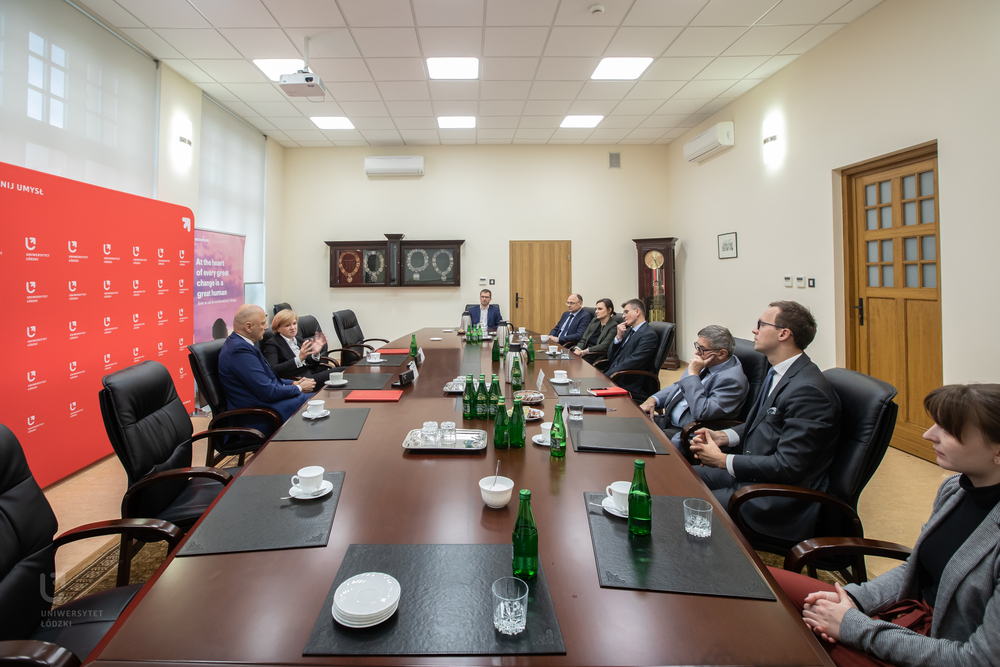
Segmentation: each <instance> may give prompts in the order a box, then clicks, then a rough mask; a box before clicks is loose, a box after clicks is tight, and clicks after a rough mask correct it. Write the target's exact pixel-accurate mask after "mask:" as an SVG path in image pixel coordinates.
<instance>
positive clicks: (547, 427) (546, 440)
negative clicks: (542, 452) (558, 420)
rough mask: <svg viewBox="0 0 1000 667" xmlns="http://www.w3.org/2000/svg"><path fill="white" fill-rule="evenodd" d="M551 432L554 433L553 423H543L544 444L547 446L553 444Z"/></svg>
mask: <svg viewBox="0 0 1000 667" xmlns="http://www.w3.org/2000/svg"><path fill="white" fill-rule="evenodd" d="M550 431H552V422H542V442H544V443H545V444H546V445H550V444H552V441H551V440H550V439H549V433H550Z"/></svg>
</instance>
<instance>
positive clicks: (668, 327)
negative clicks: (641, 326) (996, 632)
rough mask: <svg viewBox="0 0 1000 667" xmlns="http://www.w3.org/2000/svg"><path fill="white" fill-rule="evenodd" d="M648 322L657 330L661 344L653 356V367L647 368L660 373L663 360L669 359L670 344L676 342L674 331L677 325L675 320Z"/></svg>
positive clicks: (651, 371)
mask: <svg viewBox="0 0 1000 667" xmlns="http://www.w3.org/2000/svg"><path fill="white" fill-rule="evenodd" d="M646 324H647V325H648V326H649V328H651V329H652V330H653V331H655V332H656V337H657V338H659V339H660V344H659V346H658V347H657V348H656V356H654V357H653V365H652V368H649V369H646V370H648V371H649V372H650V373H655V374H659V372H660V369H661V368H663V362H664V361H666V360H667V354H668V353H669V352H670V346H671V345H673V343H674V332H675V331H676V330H677V325H675V324H674V323H673V322H646Z"/></svg>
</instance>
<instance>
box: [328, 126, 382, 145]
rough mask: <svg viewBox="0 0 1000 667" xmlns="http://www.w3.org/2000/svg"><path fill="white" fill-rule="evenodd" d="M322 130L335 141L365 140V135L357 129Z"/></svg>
mask: <svg viewBox="0 0 1000 667" xmlns="http://www.w3.org/2000/svg"><path fill="white" fill-rule="evenodd" d="M390 129H392V128H390ZM320 132H321V133H322V134H323V136H324V137H326V138H327V139H329V140H330V141H334V142H340V141H364V140H365V138H364V136H362V134H361V133H360V132H358V131H357V130H320Z"/></svg>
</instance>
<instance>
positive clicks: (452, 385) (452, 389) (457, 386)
mask: <svg viewBox="0 0 1000 667" xmlns="http://www.w3.org/2000/svg"><path fill="white" fill-rule="evenodd" d="M444 393H446V394H464V393H465V380H462V381H461V382H458V381H457V380H452V381H451V382H449V383H448V384H446V385H445V386H444Z"/></svg>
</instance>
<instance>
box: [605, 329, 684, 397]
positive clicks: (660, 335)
mask: <svg viewBox="0 0 1000 667" xmlns="http://www.w3.org/2000/svg"><path fill="white" fill-rule="evenodd" d="M646 326H648V327H649V328H650V329H652V330H653V331H654V332H656V338H657V339H658V340H659V343H658V344H657V347H656V354H655V355H653V360H652V363H651V364H650V366H649V367H648V368H647V369H646V370H635V371H617V372H615V373H612V374H611V376H610V378H609V379H610V380H611V381H612V382H615V384H617V379H619V378H625V377H628V376H632V375H634V376H641V377H642V379H643V386H642V389H641V390H639V391H636V392H629V394H630V395H631V396H632V400H633V401H635V402H636V403H642V402H644V401H645V400H646V399H647V398H649V397H650V396H652V395H653V394H655V393H656V392H658V391H659V390H660V368H661V367H662V366H663V362H664V361H665V360H666V358H667V354H668V353H669V352H670V346H671V345H672V344H673V342H674V332H675V330H676V325H675V324H674V323H673V322H646ZM601 363H602V364H607V360H604V361H603V362H601ZM594 366H595V368H597V364H595V365H594Z"/></svg>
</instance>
